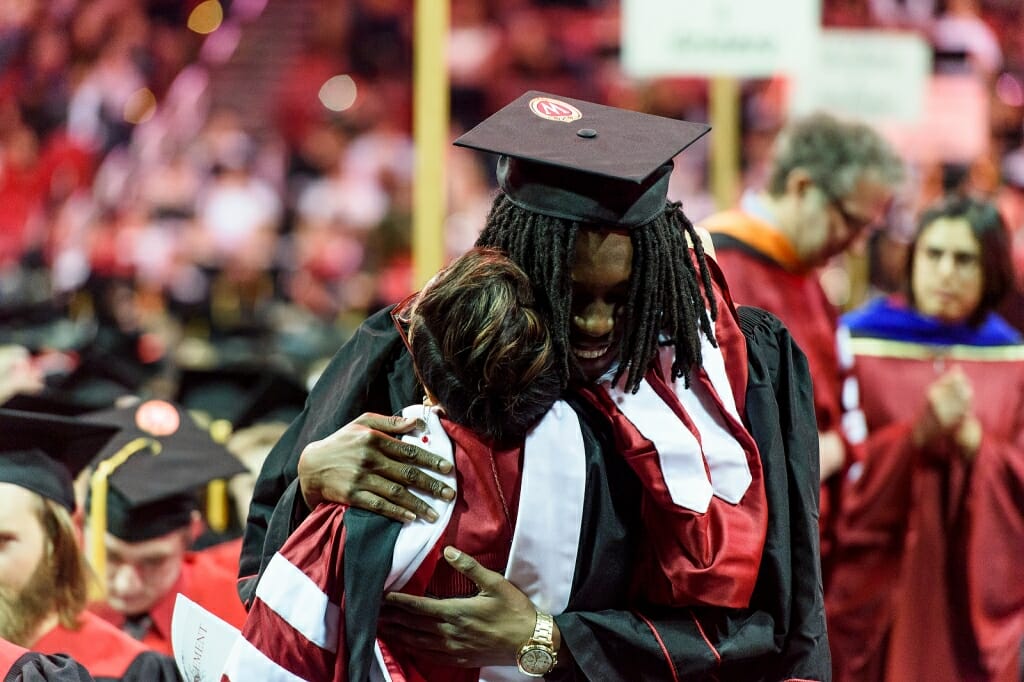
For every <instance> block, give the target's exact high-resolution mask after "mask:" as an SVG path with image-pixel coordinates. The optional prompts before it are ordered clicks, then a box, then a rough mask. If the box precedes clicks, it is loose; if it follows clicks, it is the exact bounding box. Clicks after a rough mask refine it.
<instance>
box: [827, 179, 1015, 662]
mask: <svg viewBox="0 0 1024 682" xmlns="http://www.w3.org/2000/svg"><path fill="white" fill-rule="evenodd" d="M1012 277H1013V271H1012V265H1011V263H1010V260H1009V245H1008V240H1007V232H1006V229H1005V227H1004V225H1003V222H1002V220H1001V218H1000V216H999V213H998V211H997V210H996V209H995V207H994V206H992V205H990V204H988V203H985V202H982V201H978V200H975V199H971V198H966V197H961V196H955V197H949V198H947V199H945V200H943V201H942V202H940V203H939V204H938V205H936V206H934V207H932V208H931V209H929V210H927V211H926V212H925V213H924V214H923V215H922V216H921V219H920V221H919V227H918V231H917V234H916V236H915V239H914V242H913V244H912V245H911V248H910V251H909V258H908V263H907V269H906V282H905V291H904V293H903V294H902V295H898V296H893V297H890V298H885V299H879V300H876V301H873V302H870V303H868V304H867V305H866V306H864V307H863V308H861V309H859V310H856V311H854V312H852V313H850V314H849V315H847V316H846V317H844V319H843V322H844V324H845V326H846V328H848V330H849V333H850V334H851V335H852V337H853V342H852V347H853V351H854V353H855V355H856V363H857V364H856V366H857V379H858V382H859V387H860V392H861V402H862V404H863V406H864V411H865V415H866V418H867V425H868V432H869V434H870V436H869V438H868V442H867V449H866V455H865V459H864V461H863V462H860V463H858V464H856V465H855V466H854V467H853V469H852V470H851V472H850V475H849V477H848V480H847V481H846V486H847V489H848V490H847V496H846V498H845V499H846V500H847V501H846V503H844V507H843V513H842V520H841V524H840V536H839V539H840V544H841V551H840V554H839V557H838V562H837V571H836V577H835V582H834V583H833V585H832V586H831V587H830V590H829V594H828V595H826V609H827V611H828V614H829V631H830V639H831V642H832V651H833V660H834V665H835V671H836V679H837V680H910V679H922V680H923V679H927V680H938V681H942V680H950V681H953V680H1002V679H1017V678H1016V675H1017V666H1018V657H1019V651H1020V644H1021V641H1022V636H1024V586H1022V583H1021V581H1020V580H1019V566H1018V565H1017V560H1016V558H1017V557H1019V556H1021V552H1022V551H1024V506H1022V499H1021V497H1020V495H1019V491H1020V490H1021V489H1022V485H1024V418H1022V415H1021V409H1020V408H1021V403H1022V397H1024V345H1022V341H1021V337H1020V335H1019V334H1018V333H1017V332H1016V331H1015V330H1014V329H1012V328H1011V327H1010V326H1009V325H1008V324H1007V323H1006V322H1005V321H1004V320H1002V319H1001V318H1000V317H999V316H998V315H997V314H996V313H995V312H993V311H994V309H995V307H996V306H997V305H998V303H999V302H1000V300H1001V299H1002V298H1003V296H1004V295H1005V294H1006V293H1007V292H1008V290H1009V287H1010V286H1011V284H1012V281H1013V278H1012Z"/></svg>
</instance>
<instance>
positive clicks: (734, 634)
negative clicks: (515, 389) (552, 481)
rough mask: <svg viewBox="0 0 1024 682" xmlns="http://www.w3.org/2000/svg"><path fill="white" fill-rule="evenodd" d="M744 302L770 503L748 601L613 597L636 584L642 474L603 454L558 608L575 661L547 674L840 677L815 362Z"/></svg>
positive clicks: (751, 398)
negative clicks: (569, 590) (729, 604)
mask: <svg viewBox="0 0 1024 682" xmlns="http://www.w3.org/2000/svg"><path fill="white" fill-rule="evenodd" d="M739 313H740V316H739V317H740V326H741V328H742V329H743V332H744V334H745V336H746V337H747V341H748V356H749V365H750V367H749V383H748V390H747V403H746V405H747V408H746V409H747V415H748V421H749V424H748V425H749V427H750V429H751V432H752V434H753V436H754V438H755V439H756V441H757V444H758V448H759V451H760V455H761V459H762V464H763V469H764V479H765V488H766V493H767V498H768V508H769V519H768V536H767V538H766V544H765V552H764V557H763V559H762V562H761V568H760V571H759V574H758V582H757V586H756V588H755V592H754V596H753V598H752V601H751V606H750V608H748V609H710V608H704V609H669V608H657V607H639V608H637V607H636V606H635V605H629V604H624V603H622V602H621V601H620V598H616V597H615V595H622V596H624V595H625V594H626V593H627V591H628V582H626V581H628V576H629V570H628V562H629V561H630V557H631V556H633V553H632V547H631V544H630V540H629V538H630V537H638V536H640V535H641V534H640V533H637V532H632V533H631V532H630V530H629V529H630V526H631V524H634V523H638V522H639V521H638V517H637V515H636V510H635V509H634V508H635V507H636V506H638V505H637V504H636V500H637V499H639V489H638V487H636V486H639V483H638V482H636V480H635V477H633V476H632V475H631V472H630V471H629V469H628V467H627V466H626V465H625V464H624V463H623V461H622V458H620V457H618V456H616V455H614V454H613V455H612V456H606V457H605V458H604V459H603V460H600V461H596V462H591V466H596V467H600V468H602V469H603V471H600V472H597V471H594V472H590V473H591V474H592V475H590V476H588V482H587V486H588V487H587V501H586V504H587V505H588V506H587V507H585V509H584V523H585V527H584V529H583V535H582V539H581V549H580V555H579V556H580V558H579V561H578V564H577V574H576V579H575V582H574V586H573V591H574V592H573V597H572V599H571V600H570V602H569V607H568V609H567V611H566V612H565V613H563V614H560V615H558V616H556V617H555V621H556V622H557V623H558V627H559V630H560V631H561V634H562V642H563V646H565V647H566V648H567V649H568V650H569V652H570V653H571V655H572V658H573V660H574V665H573V666H570V667H568V668H565V669H559V670H558V672H557V674H553V675H548V679H557V680H672V679H687V680H691V679H695V680H703V679H708V680H711V679H715V680H720V681H724V680H737V681H741V680H742V681H744V682H746V681H755V680H764V681H766V682H774V681H778V680H787V679H791V678H795V679H805V680H830V679H831V659H830V654H829V649H828V639H827V636H826V631H825V615H824V605H823V594H822V586H821V571H820V564H819V559H818V530H817V515H818V449H817V448H818V444H817V428H816V426H815V420H814V407H813V400H812V395H811V383H810V377H809V374H808V369H807V362H806V359H805V358H804V356H803V353H802V352H801V351H800V349H799V348H798V347H797V346H796V345H795V344H794V343H793V341H792V339H791V337H790V336H789V333H788V332H787V331H786V329H785V327H784V326H783V325H782V323H781V322H779V320H778V319H777V318H775V317H774V316H772V315H770V314H769V313H766V312H764V311H761V310H757V309H751V308H747V309H744V308H741V309H740V311H739ZM596 419H597V418H596V417H595V418H594V419H590V420H588V422H589V423H590V424H594V423H597V422H596ZM607 442H608V443H610V442H611V441H610V440H609V441H607ZM605 449H606V452H610V453H614V450H613V449H612V448H609V447H606V448H605ZM588 545H589V546H588Z"/></svg>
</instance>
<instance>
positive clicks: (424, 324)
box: [409, 248, 562, 443]
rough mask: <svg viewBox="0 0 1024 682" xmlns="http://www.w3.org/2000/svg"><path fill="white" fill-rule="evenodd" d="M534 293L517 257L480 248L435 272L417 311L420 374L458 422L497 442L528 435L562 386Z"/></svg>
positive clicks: (413, 331)
mask: <svg viewBox="0 0 1024 682" xmlns="http://www.w3.org/2000/svg"><path fill="white" fill-rule="evenodd" d="M534 300H535V297H534V292H533V286H532V285H531V284H530V280H529V279H528V278H527V276H526V274H525V273H524V272H523V271H522V270H521V269H520V268H519V267H518V266H516V264H515V263H513V262H512V261H511V260H509V259H508V258H507V257H506V256H504V255H503V254H502V253H501V252H500V251H498V250H497V249H486V248H475V249H472V250H470V251H468V252H467V253H466V254H465V255H463V256H461V257H459V258H458V259H456V260H455V261H453V262H452V264H451V265H449V266H448V267H447V268H445V269H444V270H442V271H441V272H440V273H439V274H438V275H437V276H436V277H435V278H434V279H433V280H431V281H430V282H429V283H428V284H427V286H426V287H425V288H424V290H423V292H422V293H421V294H420V295H419V296H418V298H417V300H416V302H415V304H414V307H413V309H412V311H411V313H410V319H409V345H410V347H411V350H412V356H413V361H414V363H415V365H416V370H417V372H418V373H419V377H420V381H421V382H422V383H423V385H424V386H425V387H426V388H427V389H428V390H430V392H431V393H433V394H434V397H435V398H437V400H438V402H440V404H441V405H442V406H443V407H444V410H445V413H446V414H447V415H448V416H449V417H450V418H451V419H452V420H453V421H454V422H456V423H457V424H461V425H463V426H466V427H468V428H470V429H472V430H473V431H475V432H476V433H478V434H480V435H482V436H485V437H487V438H490V439H492V440H493V441H494V442H495V443H507V442H510V441H513V440H516V439H520V438H522V437H523V436H524V435H525V434H526V432H527V431H528V430H529V429H530V428H531V427H532V426H533V425H534V424H536V423H537V421H538V420H539V419H540V418H541V417H542V416H543V415H544V413H545V412H547V411H548V409H549V408H550V407H551V405H552V404H553V403H554V402H555V400H557V399H558V396H559V394H560V393H561V390H562V384H561V381H560V379H559V375H558V371H557V369H556V367H555V361H556V359H555V352H554V346H553V344H552V341H551V334H550V333H549V331H548V327H547V324H546V323H545V320H544V317H543V315H541V313H540V311H539V310H537V309H536V307H535V305H534Z"/></svg>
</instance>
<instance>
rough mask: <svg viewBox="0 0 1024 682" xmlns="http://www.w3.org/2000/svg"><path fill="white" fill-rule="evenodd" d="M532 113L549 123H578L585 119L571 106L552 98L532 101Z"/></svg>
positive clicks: (536, 98) (538, 98) (537, 98)
mask: <svg viewBox="0 0 1024 682" xmlns="http://www.w3.org/2000/svg"><path fill="white" fill-rule="evenodd" d="M530 111H532V112H533V113H534V114H536V115H537V116H540V117H541V118H544V119H547V120H549V121H562V122H569V121H576V120H578V119H581V118H583V114H582V113H580V110H579V109H577V108H576V107H574V106H573V105H571V104H566V103H565V102H563V101H561V100H557V99H552V98H550V97H534V98H533V99H531V100H530Z"/></svg>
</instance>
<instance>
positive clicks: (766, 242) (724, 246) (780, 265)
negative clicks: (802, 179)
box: [701, 210, 864, 586]
mask: <svg viewBox="0 0 1024 682" xmlns="http://www.w3.org/2000/svg"><path fill="white" fill-rule="evenodd" d="M701 226H702V227H705V228H707V229H708V230H709V231H710V232H711V235H712V240H713V241H714V244H715V260H716V261H717V263H718V265H719V266H720V267H721V268H722V271H723V272H724V273H725V276H726V279H727V281H728V282H729V291H730V292H731V293H732V298H733V300H734V301H735V302H736V305H750V306H755V307H757V308H762V309H764V310H767V311H768V312H770V313H774V314H775V315H776V316H777V317H778V318H779V319H780V320H782V321H783V323H785V325H786V328H787V329H788V330H789V333H790V334H792V335H793V338H794V339H795V340H796V343H797V345H798V346H799V347H800V350H802V351H803V352H804V354H805V355H806V356H807V364H808V366H809V367H810V370H811V381H812V383H813V384H814V411H815V416H816V417H817V420H818V431H819V432H822V433H824V432H826V431H831V430H837V431H838V432H839V434H840V435H841V436H842V437H843V442H844V445H845V447H846V460H847V466H849V464H850V463H852V462H853V461H856V460H857V459H858V458H859V457H860V454H859V453H860V445H859V443H860V441H861V440H862V438H863V436H864V433H863V421H862V416H861V413H860V411H859V406H858V404H857V401H856V395H857V391H856V390H855V389H853V390H851V389H850V388H847V389H846V392H845V394H844V387H847V386H848V384H849V383H850V381H852V380H854V379H853V376H852V367H850V363H849V361H848V360H844V359H843V358H841V357H840V353H839V348H838V343H839V339H837V336H836V330H837V327H838V322H839V320H838V311H837V310H836V308H835V306H833V305H832V303H831V302H830V301H829V300H828V298H827V297H826V296H825V292H824V290H823V289H822V288H821V283H820V282H819V280H818V273H817V271H816V270H807V269H806V268H803V267H802V266H801V265H800V263H799V261H798V259H797V256H796V253H795V251H794V250H793V247H792V245H791V244H790V243H789V242H788V241H787V240H786V238H785V237H783V236H782V235H781V234H780V233H779V232H778V230H776V229H775V228H774V227H772V226H771V225H770V224H768V223H765V222H763V221H761V220H760V219H758V218H757V217H755V216H753V215H751V214H749V213H746V212H744V211H741V210H732V211H725V212H722V213H718V214H715V215H713V216H711V217H709V218H707V219H705V220H704V221H702V222H701ZM844 399H845V402H844ZM841 478H842V477H841V476H833V477H832V478H830V479H829V480H827V481H825V482H823V484H822V489H821V506H820V518H819V526H820V529H821V557H822V565H823V570H822V574H823V578H824V579H825V584H826V586H827V585H828V579H829V572H830V571H829V566H830V565H831V560H830V556H831V551H832V547H833V545H834V544H835V533H836V527H835V516H836V515H835V509H837V508H838V496H839V493H840V480H841Z"/></svg>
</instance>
